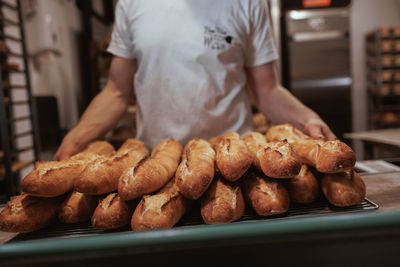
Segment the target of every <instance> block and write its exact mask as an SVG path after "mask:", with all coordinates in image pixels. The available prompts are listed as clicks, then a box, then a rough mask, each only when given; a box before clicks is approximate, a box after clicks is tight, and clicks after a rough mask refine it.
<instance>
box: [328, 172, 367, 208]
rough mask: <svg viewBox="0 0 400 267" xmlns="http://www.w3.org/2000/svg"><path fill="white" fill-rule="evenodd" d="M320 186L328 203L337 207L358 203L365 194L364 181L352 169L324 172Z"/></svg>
mask: <svg viewBox="0 0 400 267" xmlns="http://www.w3.org/2000/svg"><path fill="white" fill-rule="evenodd" d="M321 188H322V192H323V193H324V195H325V197H326V199H327V200H328V201H329V203H331V204H332V205H334V206H338V207H345V206H351V205H356V204H360V203H361V202H363V200H364V198H365V194H366V189H365V184H364V181H363V180H362V178H361V177H360V175H358V173H356V172H355V171H353V170H350V171H347V172H341V173H334V174H324V175H323V176H322V179H321Z"/></svg>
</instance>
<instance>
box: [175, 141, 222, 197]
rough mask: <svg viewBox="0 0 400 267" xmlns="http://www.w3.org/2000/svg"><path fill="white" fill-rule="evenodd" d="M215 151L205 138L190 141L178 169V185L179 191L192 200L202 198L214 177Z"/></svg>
mask: <svg viewBox="0 0 400 267" xmlns="http://www.w3.org/2000/svg"><path fill="white" fill-rule="evenodd" d="M214 162H215V152H214V150H213V149H212V147H211V145H210V144H209V143H208V142H207V141H206V140H203V139H199V138H195V139H193V140H191V141H189V142H188V143H187V144H186V146H185V148H184V150H183V155H182V162H181V163H180V164H179V166H178V169H177V170H176V185H177V186H178V189H179V192H181V194H182V195H183V196H184V197H186V198H188V199H191V200H196V199H198V198H200V197H201V196H202V195H203V194H204V192H205V191H206V190H207V188H208V187H209V186H210V184H211V182H212V180H213V177H214V169H215V167H214Z"/></svg>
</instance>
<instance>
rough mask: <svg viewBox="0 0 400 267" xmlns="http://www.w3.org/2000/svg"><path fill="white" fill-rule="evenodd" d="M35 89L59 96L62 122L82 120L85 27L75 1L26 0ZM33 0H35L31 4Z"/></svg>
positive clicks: (66, 126)
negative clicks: (80, 43) (80, 45)
mask: <svg viewBox="0 0 400 267" xmlns="http://www.w3.org/2000/svg"><path fill="white" fill-rule="evenodd" d="M22 2H23V4H24V13H25V32H26V41H27V48H28V53H29V56H30V71H31V81H32V92H33V94H34V95H52V96H55V97H56V98H57V102H58V106H59V117H60V126H61V128H64V129H69V128H71V127H72V126H73V125H75V124H76V123H77V121H78V99H79V96H80V94H81V91H82V88H81V82H80V68H79V53H78V52H79V50H78V35H79V33H80V32H81V30H82V26H81V18H80V13H79V10H78V9H77V7H76V5H75V1H66V0H57V1H47V0H38V1H33V2H32V1H28V0H24V1H22ZM30 3H33V4H31V5H30Z"/></svg>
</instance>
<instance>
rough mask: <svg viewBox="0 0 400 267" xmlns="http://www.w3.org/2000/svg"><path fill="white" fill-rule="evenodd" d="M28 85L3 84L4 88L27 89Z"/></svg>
mask: <svg viewBox="0 0 400 267" xmlns="http://www.w3.org/2000/svg"><path fill="white" fill-rule="evenodd" d="M26 88H27V87H26V85H7V86H3V89H4V90H5V89H26Z"/></svg>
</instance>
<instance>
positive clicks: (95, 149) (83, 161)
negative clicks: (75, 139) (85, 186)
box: [21, 141, 114, 197]
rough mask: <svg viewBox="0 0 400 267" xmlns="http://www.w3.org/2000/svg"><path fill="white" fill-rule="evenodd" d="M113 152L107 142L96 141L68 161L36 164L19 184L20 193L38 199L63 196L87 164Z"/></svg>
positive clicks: (70, 188)
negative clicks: (22, 192) (38, 197)
mask: <svg viewBox="0 0 400 267" xmlns="http://www.w3.org/2000/svg"><path fill="white" fill-rule="evenodd" d="M113 151H114V148H113V147H112V146H111V145H110V144H108V143H107V142H105V141H96V142H94V143H91V144H89V145H88V147H87V149H85V150H84V151H82V152H81V153H78V154H76V155H74V156H73V157H71V158H69V159H64V160H61V161H42V162H36V164H35V168H34V169H33V171H31V172H30V173H29V174H28V175H27V176H26V177H25V178H24V179H23V180H22V182H21V188H22V191H24V192H26V193H27V194H29V195H32V196H40V197H55V196H60V195H62V194H65V193H66V192H69V191H71V190H72V188H73V186H74V180H75V178H76V177H78V175H79V174H80V173H81V172H82V171H83V169H84V168H85V167H86V166H87V165H88V164H91V163H92V162H93V161H95V160H96V159H99V158H103V157H104V156H102V155H104V154H105V155H108V154H110V153H112V152H113ZM103 153H104V154H103Z"/></svg>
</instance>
